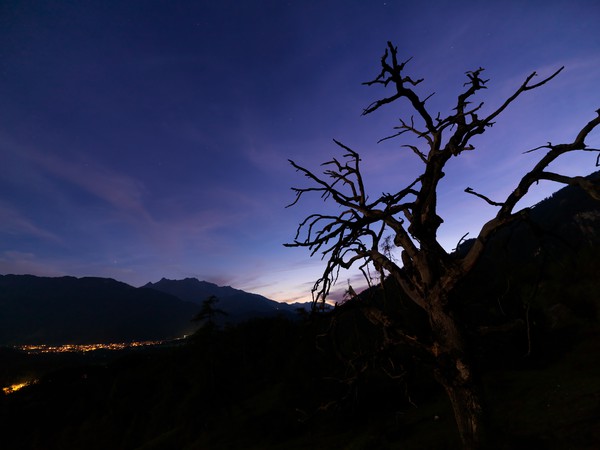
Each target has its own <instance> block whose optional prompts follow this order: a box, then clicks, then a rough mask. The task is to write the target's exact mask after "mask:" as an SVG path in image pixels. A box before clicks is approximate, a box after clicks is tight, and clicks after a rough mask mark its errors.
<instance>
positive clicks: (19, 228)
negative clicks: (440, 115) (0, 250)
mask: <svg viewBox="0 0 600 450" xmlns="http://www.w3.org/2000/svg"><path fill="white" fill-rule="evenodd" d="M0 217H2V221H0V231H2V232H4V233H7V234H9V235H23V234H25V235H29V236H33V237H36V238H39V239H44V240H47V241H52V242H62V239H61V238H60V237H59V236H57V235H56V234H54V233H52V232H51V231H48V230H46V229H44V228H42V227H40V226H38V225H36V224H35V223H34V222H33V221H32V220H30V219H29V218H27V217H25V216H24V215H22V214H21V213H20V212H19V211H17V210H16V209H15V208H13V207H12V206H10V205H8V204H7V203H5V202H2V201H0Z"/></svg>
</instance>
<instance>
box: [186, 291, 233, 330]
mask: <svg viewBox="0 0 600 450" xmlns="http://www.w3.org/2000/svg"><path fill="white" fill-rule="evenodd" d="M218 301H219V299H218V298H217V296H216V295H211V296H210V297H208V298H207V299H206V300H204V301H203V302H202V309H201V310H200V312H199V313H198V314H196V316H194V318H193V319H192V321H193V322H204V323H203V325H202V328H205V329H208V330H214V329H215V328H216V326H217V323H216V321H215V319H216V317H217V315H219V314H220V315H225V316H226V315H227V313H226V312H225V311H223V310H221V309H218V308H216V307H215V305H216V304H217V303H218Z"/></svg>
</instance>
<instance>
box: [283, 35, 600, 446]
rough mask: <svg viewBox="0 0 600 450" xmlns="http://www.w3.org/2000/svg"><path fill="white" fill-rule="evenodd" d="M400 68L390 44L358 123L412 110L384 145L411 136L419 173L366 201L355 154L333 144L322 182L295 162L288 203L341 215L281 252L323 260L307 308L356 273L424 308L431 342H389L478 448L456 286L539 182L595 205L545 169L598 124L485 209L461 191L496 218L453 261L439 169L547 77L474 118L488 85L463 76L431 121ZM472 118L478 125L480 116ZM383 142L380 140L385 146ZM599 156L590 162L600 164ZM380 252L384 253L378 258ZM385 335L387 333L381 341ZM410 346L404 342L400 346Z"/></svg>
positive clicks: (315, 218)
mask: <svg viewBox="0 0 600 450" xmlns="http://www.w3.org/2000/svg"><path fill="white" fill-rule="evenodd" d="M407 62H408V61H405V62H399V61H398V59H397V48H396V47H394V46H393V45H392V44H391V43H390V42H388V44H387V48H386V50H385V53H384V55H383V57H382V58H381V72H380V73H379V75H378V76H377V77H376V78H375V79H374V80H372V81H369V82H367V83H364V84H366V85H369V86H371V85H382V86H384V87H385V88H387V89H391V91H392V92H391V95H390V96H388V97H385V98H382V99H380V100H377V101H375V102H373V103H371V104H370V105H369V106H367V107H366V108H365V109H364V111H363V115H366V114H370V113H372V112H375V111H377V110H378V109H379V108H381V107H383V106H385V105H388V104H390V103H392V102H395V101H397V100H404V101H408V102H409V104H410V107H411V108H412V110H413V111H414V115H413V116H412V117H410V118H409V119H402V118H401V119H400V125H399V126H397V127H396V128H395V130H396V132H395V133H394V134H393V135H392V136H389V137H388V138H394V137H400V136H403V135H413V137H416V138H417V142H418V143H420V144H419V145H413V144H406V145H403V147H404V148H407V149H409V150H411V151H412V152H414V154H415V155H416V157H417V158H419V159H420V161H421V162H422V171H421V173H419V174H417V175H416V176H415V178H414V180H413V181H412V182H411V183H409V184H408V185H407V186H402V187H401V188H400V189H398V190H396V191H395V192H394V193H386V194H381V195H379V196H376V197H372V196H369V195H368V193H367V191H366V189H365V183H364V182H363V177H362V174H361V170H360V157H359V154H358V153H357V152H355V151H354V150H352V149H351V148H349V147H348V146H346V145H344V144H342V143H341V142H339V141H335V143H336V144H337V145H338V146H339V147H340V148H341V149H342V150H343V159H341V158H335V157H334V158H333V159H331V160H330V161H327V162H325V163H324V164H323V166H324V167H325V170H324V172H323V174H320V173H316V172H314V171H311V170H309V169H307V168H305V167H303V166H301V165H299V164H296V163H295V162H294V161H291V160H290V163H291V165H292V166H293V167H294V168H295V169H296V170H297V171H299V172H300V173H302V174H304V175H305V176H306V177H308V178H309V180H310V182H311V185H310V187H304V188H292V189H293V191H294V192H295V195H296V198H295V200H294V201H293V202H292V203H291V204H290V205H289V206H292V205H294V204H296V203H297V202H298V201H299V200H300V199H301V197H302V196H303V195H304V194H311V193H317V194H320V195H321V196H322V197H323V198H324V199H326V200H333V202H335V203H337V205H339V206H340V207H341V208H340V210H339V211H340V212H339V213H338V214H333V215H331V214H320V213H315V214H312V215H309V216H308V217H306V218H305V219H304V220H303V221H302V222H301V223H300V224H299V226H298V229H297V232H296V236H295V238H294V240H293V242H291V243H288V244H286V246H289V247H306V248H308V249H309V250H310V252H311V256H313V255H315V254H320V255H321V256H322V259H324V260H325V261H326V264H325V269H324V272H323V275H322V277H321V278H320V279H319V280H317V281H316V283H315V285H314V287H313V299H314V302H315V304H317V303H318V302H324V301H325V299H326V297H327V295H328V294H329V291H330V289H331V287H332V285H333V284H334V283H335V282H336V279H337V276H338V274H339V271H340V269H349V268H351V267H358V268H360V269H361V270H363V272H364V271H365V270H366V268H368V267H369V266H373V267H374V268H375V269H376V270H378V271H379V272H384V273H385V274H386V275H387V276H388V277H393V278H394V279H395V280H396V281H397V283H398V284H399V285H400V287H401V289H402V290H403V292H404V293H405V294H406V296H407V297H408V298H410V300H412V301H413V302H414V303H415V304H416V305H418V306H419V307H420V308H422V309H423V310H424V311H425V312H426V314H427V317H428V323H429V327H430V332H431V336H432V341H431V342H417V341H415V338H414V337H413V336H407V335H405V334H403V333H402V332H401V330H395V331H396V332H395V333H394V334H393V336H395V339H397V340H398V341H401V340H402V339H403V338H404V339H405V340H406V341H407V343H409V344H410V345H411V346H413V347H414V346H419V347H420V348H421V350H424V351H426V352H428V354H429V355H430V356H431V357H432V358H433V360H434V361H435V367H436V369H435V376H436V379H437V380H438V382H439V383H440V384H441V385H442V386H443V387H444V389H445V391H446V393H447V395H448V397H449V399H450V401H451V404H452V407H453V410H454V415H455V419H456V423H457V427H458V431H459V434H460V438H461V440H462V443H463V448H465V449H476V448H481V446H482V412H483V411H482V402H481V398H480V395H479V393H478V392H479V390H478V388H477V382H476V378H475V376H474V373H473V364H472V361H471V360H470V358H469V354H468V350H467V346H466V342H465V334H464V331H463V329H462V325H463V324H461V321H460V319H459V318H458V317H457V314H456V303H455V301H454V299H453V296H452V294H453V293H454V292H455V289H456V287H457V285H458V284H459V282H461V281H462V280H463V279H465V277H466V276H467V275H468V274H469V273H470V272H471V271H472V269H473V267H474V266H475V264H476V263H477V261H478V260H479V258H480V256H481V255H482V252H483V250H484V249H485V247H486V245H487V243H488V242H489V240H490V238H491V237H492V236H493V235H494V234H495V233H496V232H497V231H498V230H499V229H500V228H502V227H505V226H507V225H508V224H510V223H514V222H515V221H519V220H524V217H525V216H526V212H527V208H524V209H517V208H516V205H517V203H518V202H519V201H520V200H521V199H522V198H523V197H525V195H526V194H527V192H528V191H529V189H530V187H531V186H532V185H533V184H534V183H537V182H538V181H540V180H551V181H555V182H558V183H562V184H569V185H578V186H580V187H581V188H583V189H584V190H585V191H587V192H588V193H589V194H590V195H592V196H593V197H595V198H596V199H600V186H598V184H597V183H593V182H591V181H589V180H588V179H586V178H584V177H580V176H575V177H569V176H565V175H561V174H558V173H554V172H551V171H549V170H548V167H549V165H550V164H551V163H552V162H554V161H555V160H556V159H557V158H559V157H560V156H561V155H563V154H565V153H569V152H574V151H591V152H599V151H600V150H598V149H592V148H588V147H587V146H586V144H585V139H586V137H587V136H588V134H589V133H590V132H591V131H592V130H593V129H594V128H595V127H596V126H598V124H599V123H600V109H599V110H597V111H596V113H597V117H595V118H594V119H592V120H591V121H590V122H588V123H587V124H586V125H585V126H583V127H582V128H581V130H580V131H579V133H578V134H577V135H576V136H575V139H574V140H573V141H572V142H570V143H565V144H552V143H547V144H546V145H543V146H541V147H538V148H536V149H533V150H530V151H534V150H535V151H540V152H542V151H543V152H544V154H543V156H541V157H540V159H539V162H538V163H537V164H535V166H534V167H533V168H532V169H531V170H529V172H527V173H525V175H523V177H522V178H521V179H520V181H519V182H518V184H517V185H516V187H515V188H514V190H513V191H512V192H511V193H510V194H509V195H508V196H507V197H506V198H505V199H504V200H502V201H493V200H491V199H490V198H489V197H487V196H486V195H484V194H482V193H479V192H476V191H475V190H473V189H471V188H466V189H465V192H467V193H468V194H471V195H475V196H477V197H479V198H480V199H482V201H485V202H487V203H488V204H490V205H492V206H494V207H497V208H498V209H497V212H496V214H495V215H494V216H493V217H492V218H491V219H490V220H489V221H488V222H487V223H485V224H484V225H483V227H482V228H481V230H480V231H479V233H478V235H477V237H476V239H475V241H474V244H473V245H472V246H471V248H470V249H469V250H468V252H466V254H465V253H463V254H461V255H458V253H451V252H448V251H446V250H445V249H444V248H443V247H442V245H440V243H439V240H438V229H439V227H440V224H441V223H442V222H443V220H442V218H441V217H440V216H439V215H438V212H437V195H438V187H439V183H440V180H441V179H442V178H443V177H444V168H445V166H446V164H447V163H448V162H449V161H450V160H451V159H452V158H454V157H459V156H460V155H461V154H463V152H466V151H472V150H474V147H473V145H472V144H471V140H472V138H473V137H474V136H476V135H480V134H483V133H484V132H485V131H486V130H487V129H488V128H489V127H491V126H492V125H493V124H494V120H495V119H496V118H497V117H498V116H499V115H500V114H501V113H502V112H504V111H505V110H506V109H507V108H508V106H509V105H510V104H511V103H513V102H514V101H515V100H516V99H517V98H518V97H519V96H521V95H522V94H524V93H525V92H527V91H530V90H533V89H536V88H538V87H540V86H542V85H544V84H546V83H547V82H549V81H550V80H552V79H553V78H554V77H556V76H557V75H558V74H559V73H560V72H561V71H562V70H563V67H561V68H560V69H558V70H557V71H556V72H554V73H553V74H551V75H550V76H548V77H546V78H543V79H541V80H540V81H537V82H534V78H535V77H536V76H537V74H536V73H535V72H534V73H532V74H531V75H529V76H528V77H526V78H525V80H524V82H523V83H522V84H521V85H520V86H519V87H518V88H517V89H516V90H515V91H514V93H513V94H512V95H510V96H509V97H508V98H507V99H506V100H505V101H504V102H503V103H502V104H500V105H499V106H497V107H496V109H494V110H493V111H492V112H491V113H489V114H487V115H485V114H483V113H482V106H483V102H473V100H474V97H475V94H477V93H478V91H480V90H482V89H485V88H486V84H487V82H488V80H485V79H483V78H482V73H483V69H482V68H479V69H477V70H474V71H470V72H467V73H466V75H467V78H468V79H467V81H466V83H465V85H464V86H465V90H464V92H462V93H460V95H458V98H457V102H456V106H455V107H454V109H453V110H452V111H453V113H452V114H450V115H448V116H447V117H441V116H440V114H437V116H432V115H431V114H430V112H429V111H428V109H427V108H426V101H427V99H428V98H429V97H427V98H421V96H420V95H419V94H418V93H417V92H416V90H415V87H416V86H417V85H419V84H420V83H421V82H422V81H423V80H422V79H418V80H413V78H411V77H410V76H408V75H405V74H404V69H405V66H406V64H407ZM480 115H481V116H482V117H480ZM388 138H384V139H388ZM599 159H600V154H599V156H598V158H597V159H596V166H598V164H599ZM389 235H391V236H392V237H393V243H394V244H395V246H396V247H398V248H399V249H401V258H400V259H401V262H400V261H397V260H395V259H394V258H392V257H391V255H390V253H389V241H388V245H387V247H386V246H385V245H382V244H384V243H385V242H384V241H385V239H386V237H387V236H389ZM386 249H387V250H386ZM368 318H369V320H371V321H372V322H374V323H378V324H379V325H380V326H381V327H384V328H386V329H388V330H393V328H394V323H393V321H392V320H391V319H390V317H389V316H386V315H385V313H384V312H383V311H379V310H370V311H369V312H368ZM389 335H390V336H391V335H392V334H389ZM408 341H410V342H408Z"/></svg>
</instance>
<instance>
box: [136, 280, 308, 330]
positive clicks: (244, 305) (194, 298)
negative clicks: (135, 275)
mask: <svg viewBox="0 0 600 450" xmlns="http://www.w3.org/2000/svg"><path fill="white" fill-rule="evenodd" d="M143 287H144V288H149V289H155V290H157V291H160V292H164V293H167V294H171V295H174V296H176V297H179V298H180V299H181V300H184V301H188V302H193V303H196V304H199V305H200V304H202V302H203V301H204V300H206V299H207V298H208V297H210V296H212V295H214V296H215V297H217V298H218V299H219V304H218V308H219V309H221V310H223V311H225V312H226V313H227V314H228V316H227V317H226V318H223V319H222V320H223V321H224V322H240V321H242V320H245V319H248V318H251V317H262V316H272V315H276V314H282V313H283V314H290V313H292V312H294V311H295V310H296V309H297V308H298V307H299V306H302V305H299V304H294V305H288V304H286V303H279V302H276V301H274V300H270V299H268V298H266V297H263V296H262V295H258V294H251V293H248V292H245V291H242V290H239V289H234V288H232V287H230V286H217V285H216V284H214V283H209V282H207V281H199V280H198V279H196V278H185V279H183V280H168V279H166V278H163V279H161V280H160V281H158V282H156V283H147V284H146V285H144V286H143Z"/></svg>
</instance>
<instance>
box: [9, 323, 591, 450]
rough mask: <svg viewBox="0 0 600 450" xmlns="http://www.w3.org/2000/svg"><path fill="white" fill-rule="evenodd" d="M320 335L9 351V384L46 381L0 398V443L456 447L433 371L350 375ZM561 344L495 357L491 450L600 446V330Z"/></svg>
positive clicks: (285, 329) (244, 333) (256, 330)
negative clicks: (82, 351)
mask: <svg viewBox="0 0 600 450" xmlns="http://www.w3.org/2000/svg"><path fill="white" fill-rule="evenodd" d="M314 331H315V330H314V329H311V328H310V327H309V326H307V325H303V324H299V323H297V322H291V321H289V320H285V319H265V320H257V321H253V322H250V323H248V324H245V325H242V326H238V327H236V328H234V329H230V330H228V331H225V332H223V331H221V332H210V333H205V334H204V335H199V336H197V337H196V338H195V340H194V341H192V342H190V343H189V344H188V345H185V346H182V347H177V348H157V349H144V350H137V351H128V352H121V353H109V352H106V353H96V354H86V355H65V354H60V355H37V356H35V355H25V354H23V353H19V352H14V351H9V350H6V349H5V350H3V351H2V353H1V358H2V361H0V363H1V364H2V365H1V366H0V367H2V369H1V371H0V376H1V377H2V382H3V385H6V384H10V383H12V382H15V381H18V379H27V378H28V379H32V378H38V379H39V382H38V383H37V384H34V385H32V386H29V387H27V388H25V389H22V390H20V391H18V392H15V393H13V394H10V395H5V394H3V395H0V427H1V430H0V431H1V436H2V438H1V439H2V445H1V446H0V447H1V448H2V449H3V450H11V449H48V450H51V449H144V450H149V449H189V450H193V449H211V450H214V449H279V448H280V449H307V448H315V449H348V450H349V449H403V450H410V449H455V448H458V438H457V435H456V432H455V427H454V419H453V416H452V413H451V409H450V406H449V404H448V402H447V401H446V399H445V397H444V395H443V394H442V393H441V392H440V390H439V388H438V387H437V385H436V384H435V383H434V382H433V381H432V380H431V379H430V378H429V376H428V371H427V367H419V365H418V364H412V365H411V364H408V363H406V364H405V365H404V366H403V367H402V369H401V370H400V369H398V370H397V372H396V373H397V374H398V376H399V377H398V378H395V379H392V378H390V377H389V376H387V375H385V374H383V373H382V372H380V371H378V370H377V368H376V367H374V368H373V369H369V370H367V371H366V372H364V373H363V374H362V375H361V376H360V377H354V376H353V373H352V372H351V369H349V368H348V366H346V365H343V364H340V363H338V362H336V359H335V358H334V357H332V356H331V354H329V353H328V352H327V351H326V350H327V349H324V350H323V349H322V346H321V345H320V343H319V337H318V335H317V334H315V333H314ZM558 338H561V342H563V344H564V345H562V346H555V347H556V348H557V350H556V352H555V353H554V354H553V352H552V351H551V350H552V348H553V347H552V346H550V345H549V346H548V347H547V348H546V350H547V351H546V352H540V355H539V356H538V357H535V355H530V356H529V357H525V356H519V357H518V358H516V359H513V360H511V361H508V360H507V362H506V363H499V364H488V365H487V367H486V369H485V373H484V384H485V389H486V396H487V401H488V410H489V412H490V420H489V423H490V426H489V441H490V448H496V449H534V448H535V449H538V450H539V449H556V450H558V449H573V450H592V449H597V448H600V340H599V338H600V334H599V333H598V329H597V327H586V328H585V329H583V330H579V331H578V332H577V333H575V334H573V333H571V334H569V336H568V337H565V336H558ZM567 341H568V342H567ZM552 345H554V344H552ZM319 348H321V350H319ZM488 359H489V358H488ZM388 373H389V370H388ZM392 375H393V374H392ZM400 375H402V376H401V377H400Z"/></svg>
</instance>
